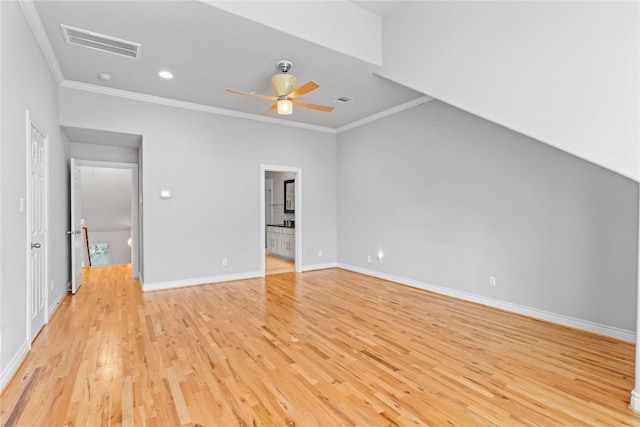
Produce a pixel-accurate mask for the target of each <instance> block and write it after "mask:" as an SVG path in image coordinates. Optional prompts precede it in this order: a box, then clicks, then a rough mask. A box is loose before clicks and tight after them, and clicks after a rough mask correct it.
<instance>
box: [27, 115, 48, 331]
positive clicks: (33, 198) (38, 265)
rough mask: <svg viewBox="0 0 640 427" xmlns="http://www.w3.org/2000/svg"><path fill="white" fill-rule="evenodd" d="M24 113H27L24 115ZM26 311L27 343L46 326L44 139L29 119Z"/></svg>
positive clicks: (45, 175) (45, 162)
mask: <svg viewBox="0 0 640 427" xmlns="http://www.w3.org/2000/svg"><path fill="white" fill-rule="evenodd" d="M27 114H28V113H27ZM27 121H28V125H29V136H28V142H29V157H30V171H29V208H28V211H29V225H28V231H29V241H28V242H27V245H29V248H30V249H29V271H28V275H29V283H30V287H29V309H30V316H31V320H30V324H31V331H30V332H31V340H32V341H33V339H35V337H36V335H38V332H40V329H42V327H43V326H44V324H45V323H47V263H46V247H47V245H46V243H47V242H46V237H47V236H46V232H47V218H46V215H47V203H46V201H47V200H46V184H47V182H46V177H47V173H46V172H47V171H46V164H47V161H46V155H47V154H46V153H47V151H46V147H45V145H46V138H45V136H44V135H43V134H42V133H41V132H40V131H39V130H38V129H37V128H36V126H35V125H34V124H33V122H32V121H31V119H30V118H29V116H27Z"/></svg>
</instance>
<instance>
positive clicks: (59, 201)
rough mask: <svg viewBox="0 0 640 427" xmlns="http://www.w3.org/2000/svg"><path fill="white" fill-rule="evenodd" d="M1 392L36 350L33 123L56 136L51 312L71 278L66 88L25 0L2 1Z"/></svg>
mask: <svg viewBox="0 0 640 427" xmlns="http://www.w3.org/2000/svg"><path fill="white" fill-rule="evenodd" d="M0 15H1V18H0V19H1V22H0V31H1V35H0V40H1V46H0V55H1V57H0V63H1V67H2V68H1V70H0V85H1V86H2V91H1V94H2V97H1V106H0V109H1V111H2V114H1V125H0V127H1V129H2V134H1V138H2V141H1V144H0V159H1V160H0V169H1V178H0V185H1V191H0V206H1V208H0V209H1V210H0V222H1V224H0V249H1V253H2V257H1V258H0V333H1V334H2V341H3V342H2V353H0V387H1V386H3V385H4V384H5V382H6V381H7V380H8V378H9V377H10V375H11V374H12V373H13V372H14V371H15V369H17V367H18V365H19V363H20V362H21V361H22V357H23V356H24V354H25V353H26V351H27V350H28V348H29V339H28V335H27V325H26V319H27V299H26V297H27V294H26V289H27V285H28V284H27V283H26V280H27V277H26V272H27V258H26V253H27V246H26V245H27V239H26V234H27V228H26V227H27V224H26V220H27V217H26V213H25V212H20V211H19V208H18V206H19V200H20V199H21V198H25V197H26V194H27V189H26V175H27V173H26V166H25V165H26V156H27V154H26V134H25V128H26V125H25V123H26V119H25V111H26V110H27V109H29V110H30V112H31V116H32V119H33V120H35V122H36V123H37V124H38V126H39V127H40V128H41V129H42V130H43V131H45V132H46V133H48V138H49V233H48V237H49V240H48V248H47V249H48V253H49V271H48V275H49V283H48V292H49V310H50V312H51V311H52V310H53V309H55V307H56V303H57V302H58V301H59V300H60V298H62V297H63V296H64V295H65V294H66V291H67V284H68V278H69V238H68V237H67V235H66V230H67V227H68V226H69V224H68V223H69V197H68V188H69V179H68V175H69V172H68V168H67V157H68V155H69V142H68V141H67V140H66V138H65V137H64V136H63V135H62V132H61V131H60V128H59V126H58V86H57V84H56V81H55V80H54V78H53V77H52V75H51V72H50V70H49V66H48V65H47V62H46V61H45V59H44V57H43V55H42V53H41V51H40V48H39V47H38V44H37V42H36V40H35V38H34V37H33V33H32V32H31V29H30V28H29V25H28V23H27V21H26V20H25V17H24V15H23V13H22V10H21V9H20V6H19V4H18V3H17V2H0Z"/></svg>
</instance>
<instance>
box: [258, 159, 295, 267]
mask: <svg viewBox="0 0 640 427" xmlns="http://www.w3.org/2000/svg"><path fill="white" fill-rule="evenodd" d="M266 172H293V173H294V174H295V178H294V179H295V180H296V184H295V191H296V201H295V204H296V207H295V210H296V227H295V236H296V255H295V267H294V270H295V272H296V273H302V225H303V220H304V217H303V215H302V195H303V194H302V168H299V167H293V166H276V165H260V277H265V276H266V266H265V255H266V249H265V243H266V236H265V230H266V227H267V224H266V223H265V218H264V216H265V210H264V202H265V200H264V189H265V178H264V175H265V173H266Z"/></svg>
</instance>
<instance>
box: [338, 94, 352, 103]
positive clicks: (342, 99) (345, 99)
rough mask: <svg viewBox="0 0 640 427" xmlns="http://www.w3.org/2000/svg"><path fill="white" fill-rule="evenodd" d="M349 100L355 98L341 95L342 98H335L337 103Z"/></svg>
mask: <svg viewBox="0 0 640 427" xmlns="http://www.w3.org/2000/svg"><path fill="white" fill-rule="evenodd" d="M349 101H353V98H351V97H349V96H341V97H340V98H336V99H334V100H333V102H335V103H336V104H346V103H347V102H349Z"/></svg>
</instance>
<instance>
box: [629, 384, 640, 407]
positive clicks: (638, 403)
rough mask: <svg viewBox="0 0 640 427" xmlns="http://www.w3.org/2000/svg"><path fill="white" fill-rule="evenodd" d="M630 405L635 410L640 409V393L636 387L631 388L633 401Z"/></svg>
mask: <svg viewBox="0 0 640 427" xmlns="http://www.w3.org/2000/svg"><path fill="white" fill-rule="evenodd" d="M629 406H631V409H633V410H634V411H640V394H639V393H638V392H637V391H636V389H633V390H631V402H630V403H629Z"/></svg>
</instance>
